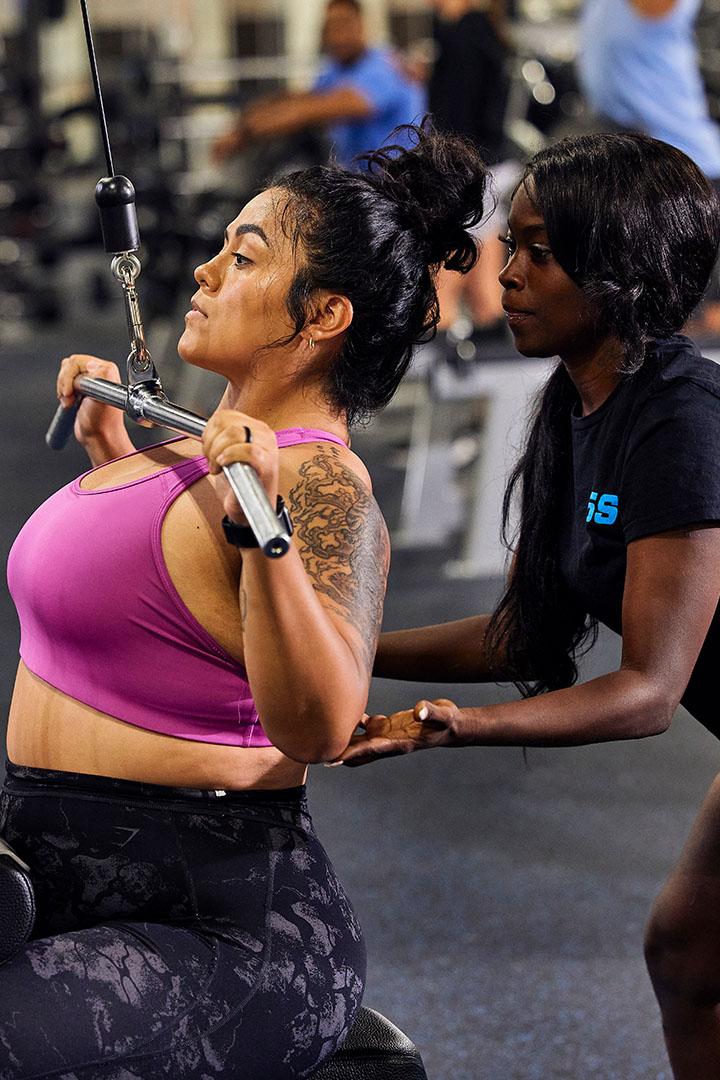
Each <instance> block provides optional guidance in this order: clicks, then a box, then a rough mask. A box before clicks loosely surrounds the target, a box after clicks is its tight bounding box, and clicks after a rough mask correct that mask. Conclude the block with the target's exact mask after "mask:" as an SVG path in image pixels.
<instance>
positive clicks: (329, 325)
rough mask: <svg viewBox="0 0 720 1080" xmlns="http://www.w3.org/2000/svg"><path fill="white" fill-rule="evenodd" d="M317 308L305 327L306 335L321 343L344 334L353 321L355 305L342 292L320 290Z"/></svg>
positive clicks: (316, 299) (317, 297)
mask: <svg viewBox="0 0 720 1080" xmlns="http://www.w3.org/2000/svg"><path fill="white" fill-rule="evenodd" d="M314 299H315V305H314V306H315V310H314V312H313V314H312V315H311V317H310V318H309V319H308V321H307V322H306V323H305V327H304V329H303V334H304V336H306V337H308V338H312V340H313V341H314V342H315V343H316V344H318V345H320V344H322V343H323V342H325V341H332V340H333V339H334V338H338V337H340V336H341V334H344V333H345V332H346V331H347V330H348V329H349V328H350V324H351V322H352V321H353V314H354V313H353V306H352V303H351V302H350V300H348V298H347V296H343V295H342V293H331V292H325V291H320V293H319V294H318V295H317V296H316V297H315V298H314Z"/></svg>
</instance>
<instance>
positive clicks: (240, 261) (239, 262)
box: [232, 251, 250, 267]
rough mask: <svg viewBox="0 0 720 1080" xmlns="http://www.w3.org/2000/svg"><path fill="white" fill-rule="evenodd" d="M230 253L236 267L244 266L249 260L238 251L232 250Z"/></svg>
mask: <svg viewBox="0 0 720 1080" xmlns="http://www.w3.org/2000/svg"><path fill="white" fill-rule="evenodd" d="M232 255H233V259H234V260H235V265H236V266H237V267H240V266H246V265H247V264H248V263H249V262H250V259H248V258H247V257H246V256H245V255H241V254H240V252H239V251H233V253H232Z"/></svg>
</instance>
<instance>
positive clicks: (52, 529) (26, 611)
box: [8, 428, 346, 746]
mask: <svg viewBox="0 0 720 1080" xmlns="http://www.w3.org/2000/svg"><path fill="white" fill-rule="evenodd" d="M276 435H277V441H278V445H279V446H280V447H284V446H295V445H297V444H298V443H307V442H333V443H337V444H338V445H340V446H345V445H346V444H345V443H344V442H343V441H342V439H339V438H338V437H337V436H335V435H331V434H330V433H328V432H325V431H319V430H314V429H312V428H289V429H287V430H285V431H278V432H277V433H276ZM182 437H183V436H181V438H182ZM176 441H177V440H176V439H169V440H168V442H171V443H172V442H176ZM158 445H165V444H163V443H160V444H158ZM126 456H128V457H129V456H131V455H126ZM100 468H102V466H100ZM95 471H96V470H94V469H90V470H89V472H87V473H84V474H83V476H80V477H79V478H78V479H76V480H73V481H72V483H70V484H68V485H67V486H66V487H63V488H61V489H60V491H57V492H56V493H55V494H54V495H52V496H51V497H50V498H49V499H48V500H47V501H46V502H44V503H43V504H42V505H41V506H40V507H39V508H38V509H37V510H36V511H35V513H34V514H33V515H32V517H31V518H30V519H29V520H28V521H27V523H26V524H25V526H24V527H23V529H22V530H21V532H20V534H19V535H18V537H17V539H16V541H15V543H14V545H13V547H12V550H11V552H10V557H9V560H8V584H9V586H10V592H11V594H12V597H13V600H14V601H15V606H16V608H17V612H18V617H19V619H20V630H21V642H20V655H21V657H22V659H23V661H24V663H25V665H26V666H27V667H28V668H29V670H30V671H31V672H33V674H35V675H37V676H38V677H39V678H40V679H43V680H44V681H45V682H47V683H49V684H50V685H51V686H54V687H56V688H57V689H58V690H61V691H62V692H63V693H65V694H68V695H70V697H73V698H75V699H76V700H78V701H82V702H84V703H85V704H86V705H90V706H92V708H94V709H98V710H99V711H100V712H103V713H107V714H108V715H109V716H114V717H117V718H118V719H119V720H125V721H126V722H127V723H129V724H134V725H135V726H136V727H141V728H147V729H149V730H150V731H159V732H162V733H163V734H165V735H174V736H176V737H177V738H180V739H193V740H196V741H198V742H210V743H222V744H223V745H226V746H271V745H272V743H271V742H270V741H269V739H268V737H267V735H266V734H265V732H264V731H263V729H262V726H261V723H260V719H259V717H258V714H257V710H256V708H255V703H254V701H253V698H252V691H251V689H250V685H249V683H248V679H247V672H246V671H245V669H244V667H243V666H242V665H241V664H239V663H238V662H237V661H236V660H234V659H233V658H232V657H231V656H230V655H229V654H228V653H226V652H225V651H224V650H223V649H222V648H221V647H220V646H219V645H218V643H217V642H216V641H215V640H214V638H212V637H211V636H210V634H209V633H208V632H207V631H206V630H205V629H204V628H203V627H202V626H201V625H200V623H199V622H198V621H197V620H196V619H195V618H194V617H193V616H192V614H191V613H190V611H189V610H188V608H187V607H186V606H185V604H184V603H183V601H182V600H181V599H180V596H179V594H178V592H177V590H176V589H175V587H174V585H173V583H172V581H171V579H170V575H169V573H168V570H167V567H166V566H165V561H164V559H163V554H162V545H161V542H160V531H161V528H162V523H163V520H164V518H165V515H166V514H167V511H168V508H169V507H170V505H171V504H172V503H173V501H174V500H175V499H176V498H177V497H178V496H179V495H180V494H182V492H183V491H186V490H187V488H189V487H190V486H191V484H194V483H195V482H196V481H197V480H199V479H201V477H203V476H206V475H207V472H208V467H207V461H206V459H205V457H204V456H203V455H199V456H198V457H194V458H188V459H186V460H184V461H180V462H178V463H177V464H175V465H170V466H169V467H167V468H164V469H160V470H159V471H158V472H155V473H152V475H150V476H146V477H143V478H142V479H140V480H131V481H130V482H129V483H126V484H119V485H117V486H115V487H109V488H100V489H97V490H88V491H84V490H83V489H82V488H81V486H80V485H81V481H82V480H83V477H84V476H88V475H89V474H90V473H92V472H95Z"/></svg>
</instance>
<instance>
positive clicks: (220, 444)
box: [202, 409, 280, 525]
mask: <svg viewBox="0 0 720 1080" xmlns="http://www.w3.org/2000/svg"><path fill="white" fill-rule="evenodd" d="M248 434H249V435H250V439H249V440H248ZM202 445H203V453H204V454H205V457H206V458H207V460H208V465H209V466H210V473H211V474H212V475H213V476H218V477H219V479H218V485H217V491H218V494H219V495H220V498H221V499H222V502H223V507H224V509H225V513H226V514H227V516H228V517H229V518H230V520H231V521H234V522H236V523H237V524H238V525H245V524H246V519H245V515H244V514H243V512H242V510H241V508H240V504H239V503H238V501H237V499H236V498H235V495H234V494H233V491H232V489H231V487H230V485H229V484H228V482H227V480H225V478H224V477H223V476H222V475H221V474H222V469H223V466H225V465H232V464H233V463H234V462H240V463H242V464H243V465H251V466H252V468H253V469H254V470H255V472H256V473H257V474H258V477H259V479H260V483H261V484H262V486H263V487H264V488H265V491H266V492H267V496H268V499H269V501H270V505H271V506H272V507H274V506H275V503H276V501H277V494H278V477H279V473H280V452H279V450H278V444H277V439H276V438H275V432H274V431H273V430H272V428H269V427H268V426H267V424H264V423H263V422H262V420H256V419H255V418H254V417H252V416H246V415H245V413H241V412H236V411H235V410H234V409H218V411H217V412H216V413H214V414H213V415H212V416H211V417H210V419H209V420H208V422H207V426H206V428H205V431H204V433H203V439H202Z"/></svg>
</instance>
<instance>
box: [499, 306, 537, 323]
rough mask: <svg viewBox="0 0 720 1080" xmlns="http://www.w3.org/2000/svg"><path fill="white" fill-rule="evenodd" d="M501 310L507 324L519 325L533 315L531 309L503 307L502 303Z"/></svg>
mask: <svg viewBox="0 0 720 1080" xmlns="http://www.w3.org/2000/svg"><path fill="white" fill-rule="evenodd" d="M503 310H504V311H505V318H506V319H507V321H508V325H509V326H511V327H512V326H520V325H521V324H522V323H523V322H525V320H526V319H531V318H532V317H533V315H534V312H533V311H523V310H522V308H511V307H505V305H504V304H503Z"/></svg>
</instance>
